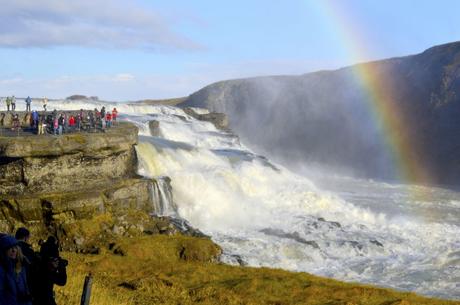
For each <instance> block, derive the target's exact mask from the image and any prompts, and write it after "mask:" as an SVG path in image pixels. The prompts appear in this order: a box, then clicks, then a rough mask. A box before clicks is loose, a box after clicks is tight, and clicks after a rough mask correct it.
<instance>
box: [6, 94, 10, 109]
mask: <svg viewBox="0 0 460 305" xmlns="http://www.w3.org/2000/svg"><path fill="white" fill-rule="evenodd" d="M5 103H6V111H8V112H9V111H10V106H11V98H10V97H9V96H7V97H6V100H5Z"/></svg>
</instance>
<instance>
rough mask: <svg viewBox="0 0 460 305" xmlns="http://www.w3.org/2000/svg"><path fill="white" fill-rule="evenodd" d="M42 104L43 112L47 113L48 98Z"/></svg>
mask: <svg viewBox="0 0 460 305" xmlns="http://www.w3.org/2000/svg"><path fill="white" fill-rule="evenodd" d="M42 102H43V110H44V111H45V112H46V105H47V104H48V98H47V97H46V96H45V97H44V98H43V101H42Z"/></svg>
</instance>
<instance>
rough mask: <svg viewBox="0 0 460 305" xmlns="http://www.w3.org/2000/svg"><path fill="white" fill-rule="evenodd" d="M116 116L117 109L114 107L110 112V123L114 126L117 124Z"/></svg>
mask: <svg viewBox="0 0 460 305" xmlns="http://www.w3.org/2000/svg"><path fill="white" fill-rule="evenodd" d="M117 116H118V110H117V108H115V107H114V108H113V110H112V121H113V123H114V124H116V122H117Z"/></svg>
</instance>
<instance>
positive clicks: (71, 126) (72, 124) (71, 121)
mask: <svg viewBox="0 0 460 305" xmlns="http://www.w3.org/2000/svg"><path fill="white" fill-rule="evenodd" d="M69 129H70V130H74V129H75V117H74V116H73V115H70V117H69Z"/></svg>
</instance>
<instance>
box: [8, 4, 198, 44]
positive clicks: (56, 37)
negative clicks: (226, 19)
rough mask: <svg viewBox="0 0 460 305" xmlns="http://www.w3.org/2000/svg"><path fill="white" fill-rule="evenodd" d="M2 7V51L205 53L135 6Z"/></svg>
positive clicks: (163, 21)
mask: <svg viewBox="0 0 460 305" xmlns="http://www.w3.org/2000/svg"><path fill="white" fill-rule="evenodd" d="M0 8H1V9H0V47H53V46H83V47H98V48H124V49H131V48H143V49H149V50H176V49H184V50H192V49H199V48H201V46H200V45H199V44H197V43H195V42H193V41H191V40H190V39H188V38H187V37H185V36H183V35H181V34H179V33H176V32H174V31H173V30H172V29H171V27H170V25H169V24H168V22H167V21H166V20H164V19H163V18H162V17H161V16H160V15H159V14H157V13H156V12H154V11H152V10H147V9H145V8H143V7H141V6H140V5H139V4H136V1H123V2H122V1H120V0H78V1H62V0H14V1H12V0H0Z"/></svg>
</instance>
